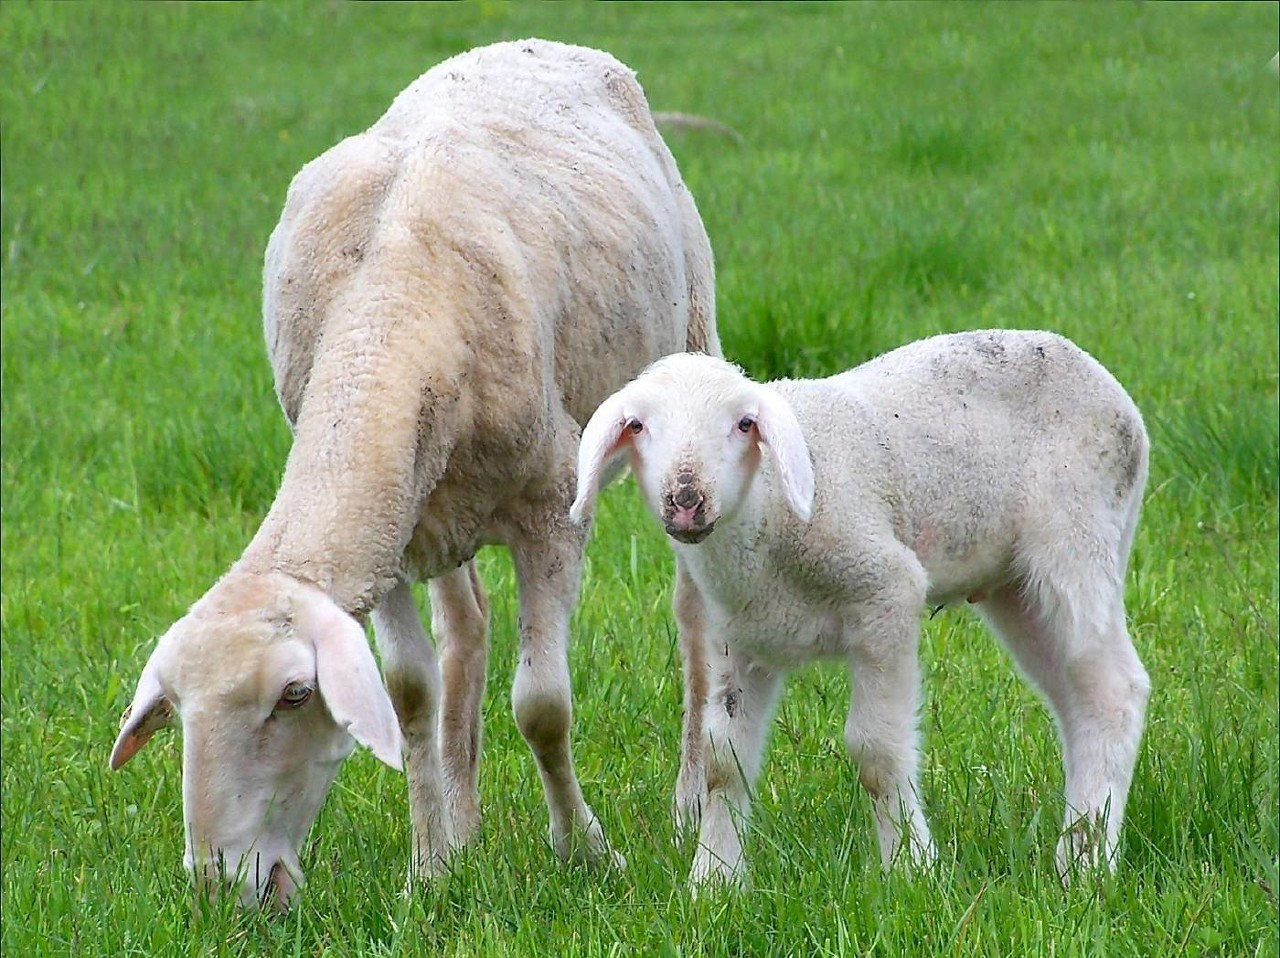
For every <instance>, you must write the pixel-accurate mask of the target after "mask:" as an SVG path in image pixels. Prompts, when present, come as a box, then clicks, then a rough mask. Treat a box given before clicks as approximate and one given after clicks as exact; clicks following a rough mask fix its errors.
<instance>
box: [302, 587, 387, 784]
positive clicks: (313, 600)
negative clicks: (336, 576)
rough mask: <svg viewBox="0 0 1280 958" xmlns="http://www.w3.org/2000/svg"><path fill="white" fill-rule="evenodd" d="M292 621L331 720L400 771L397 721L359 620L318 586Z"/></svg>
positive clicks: (307, 594)
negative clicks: (311, 655)
mask: <svg viewBox="0 0 1280 958" xmlns="http://www.w3.org/2000/svg"><path fill="white" fill-rule="evenodd" d="M301 605H302V608H301V610H300V614H299V616H298V617H297V620H296V623H297V627H298V631H299V633H300V634H301V635H302V636H303V637H304V638H307V639H310V641H311V643H312V645H313V646H315V650H316V682H317V684H318V685H319V687H320V697H321V698H323V699H324V704H325V707H326V708H328V710H329V714H330V715H332V716H333V720H334V721H335V722H337V723H338V724H339V725H341V726H342V727H343V728H345V729H346V730H347V734H348V735H350V736H351V737H352V738H353V739H355V740H356V741H357V742H359V743H360V744H361V745H364V746H365V747H367V748H368V749H369V750H370V751H371V752H373V754H374V755H375V756H377V758H378V759H380V760H381V761H383V762H385V763H386V764H388V765H390V766H391V767H392V768H394V769H396V770H399V769H400V768H401V767H402V764H401V759H400V723H399V722H398V721H397V720H396V712H395V709H394V708H392V706H391V697H390V696H389V695H387V689H386V686H384V685H383V684H382V677H381V676H380V675H379V674H378V664H377V663H376V662H375V661H374V660H373V652H371V651H370V650H369V641H368V639H366V638H365V637H364V629H362V628H360V623H359V622H357V621H356V620H355V619H353V618H352V617H351V616H349V615H347V613H345V612H343V611H342V609H340V608H338V606H337V605H336V604H335V603H334V602H333V600H331V599H330V598H329V597H328V596H326V595H324V594H323V593H321V592H319V591H318V590H308V591H307V593H306V595H305V597H304V598H303V599H302V602H301Z"/></svg>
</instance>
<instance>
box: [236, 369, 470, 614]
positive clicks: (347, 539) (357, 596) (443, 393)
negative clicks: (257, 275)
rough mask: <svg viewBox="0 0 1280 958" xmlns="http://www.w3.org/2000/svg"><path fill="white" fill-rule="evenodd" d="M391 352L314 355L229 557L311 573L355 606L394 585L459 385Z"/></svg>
mask: <svg viewBox="0 0 1280 958" xmlns="http://www.w3.org/2000/svg"><path fill="white" fill-rule="evenodd" d="M343 352H346V353H347V355H345V356H344V355H341V353H343ZM390 352H391V351H390V350H387V349H385V348H384V349H369V350H363V351H362V350H360V349H359V348H356V349H352V350H346V351H343V350H331V351H330V352H329V354H328V355H327V356H326V357H324V359H323V360H317V363H316V366H315V368H314V369H313V370H312V377H311V381H310V383H309V384H308V387H307V398H306V399H305V400H304V401H303V404H302V408H301V410H300V412H299V416H298V422H297V426H296V429H295V438H294V443H293V448H292V449H291V450H290V452H289V460H288V463H287V464H286V466H285V473H284V479H283V480H282V482H281V484H280V490H279V492H278V493H277V494H276V499H275V502H274V503H272V506H271V510H270V512H269V513H268V514H267V517H266V519H265V520H263V523H262V526H261V527H260V528H259V530H258V532H257V534H256V535H255V536H254V538H253V541H252V542H251V543H250V544H249V547H248V548H247V549H246V550H245V553H244V555H243V557H242V558H241V559H240V561H239V563H237V569H238V570H240V571H248V572H268V571H275V572H284V573H286V574H288V575H292V576H294V577H296V578H299V579H302V580H304V581H307V582H311V583H313V584H315V585H317V586H318V587H320V588H321V589H323V590H324V591H325V592H326V593H328V594H329V596H330V597H331V598H332V599H333V600H334V601H335V602H336V603H338V605H340V606H341V607H342V608H343V609H345V610H346V611H347V612H349V613H351V614H352V615H355V616H357V617H363V616H364V615H366V614H367V613H368V612H370V611H371V610H372V609H373V608H375V607H376V606H377V605H378V603H379V602H381V600H382V598H383V597H384V596H385V595H386V594H387V592H389V591H390V590H391V588H392V587H393V586H394V585H395V582H396V579H397V576H398V574H399V571H400V563H401V559H402V557H403V554H404V549H405V546H406V544H407V543H408V541H409V537H410V536H411V535H412V533H413V528H414V525H415V523H416V521H417V516H418V507H419V503H421V501H422V499H423V497H424V496H425V494H426V493H427V492H428V491H429V490H430V488H431V487H433V486H434V485H435V483H436V482H437V481H438V480H439V478H440V476H441V475H442V474H443V472H444V467H445V464H446V462H447V460H448V457H449V453H450V451H451V447H450V445H449V441H448V438H447V437H449V436H452V435H454V434H455V431H454V428H453V419H454V415H455V413H456V412H457V402H456V396H457V393H456V391H455V390H453V389H452V388H450V387H449V385H448V384H447V383H446V382H445V381H444V380H443V379H442V378H441V377H439V376H434V375H432V374H431V372H430V371H428V370H425V369H422V368H415V369H412V370H406V368H405V365H406V364H405V361H404V359H403V354H400V356H399V357H396V356H394V355H388V353H390ZM335 353H338V355H335ZM389 369H394V371H395V375H388V370H389ZM405 373H408V375H409V378H410V380H416V382H414V381H410V382H405V381H404V374H405Z"/></svg>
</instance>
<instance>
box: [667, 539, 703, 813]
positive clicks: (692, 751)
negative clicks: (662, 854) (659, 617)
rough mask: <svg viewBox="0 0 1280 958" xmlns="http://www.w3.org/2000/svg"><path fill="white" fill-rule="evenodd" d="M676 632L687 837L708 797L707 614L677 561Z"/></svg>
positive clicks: (679, 803) (680, 792) (678, 808)
mask: <svg viewBox="0 0 1280 958" xmlns="http://www.w3.org/2000/svg"><path fill="white" fill-rule="evenodd" d="M674 604H675V614H676V628H677V630H678V631H679V633H680V655H681V659H682V667H683V670H684V728H683V730H682V731H681V735H680V774H679V776H678V777H677V778H676V794H675V819H676V829H677V830H678V831H679V832H680V833H681V834H688V833H690V832H692V831H693V830H694V829H696V828H697V827H698V823H699V821H700V820H701V818H702V806H703V803H704V802H705V801H706V797H707V774H706V761H705V757H704V755H703V752H702V739H703V713H704V711H705V707H706V701H707V684H708V675H707V649H706V635H705V629H706V610H705V609H704V607H703V603H702V596H701V595H700V594H699V592H698V588H697V586H696V585H694V583H693V579H692V578H690V577H689V573H688V571H687V570H686V569H685V568H684V566H683V564H682V563H681V562H680V559H679V557H678V556H677V557H676V594H675V603H674Z"/></svg>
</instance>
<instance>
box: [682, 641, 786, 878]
mask: <svg viewBox="0 0 1280 958" xmlns="http://www.w3.org/2000/svg"><path fill="white" fill-rule="evenodd" d="M713 641H718V640H713ZM726 651H727V652H728V656H727V657H726V658H724V660H723V661H724V663H725V667H724V668H721V669H717V670H716V675H715V681H714V686H713V689H712V692H711V696H710V698H709V699H708V700H707V709H706V715H705V717H704V728H705V733H704V739H703V744H702V749H703V756H704V759H705V762H706V775H707V801H706V805H705V806H704V807H703V810H702V828H701V830H700V831H699V833H698V850H697V851H696V852H695V853H694V856H693V868H692V870H691V871H690V874H689V882H690V884H691V885H693V886H694V887H695V888H697V887H698V886H702V885H706V884H709V883H715V882H724V883H726V884H729V883H734V882H740V881H741V880H742V877H743V875H744V873H745V871H746V862H745V859H744V857H743V852H742V832H743V830H744V829H745V828H746V825H747V819H748V816H749V815H750V811H751V791H752V789H753V788H754V787H755V782H756V778H757V776H758V775H759V773H760V766H761V762H762V759H763V756H764V746H765V741H766V739H767V738H768V734H769V723H770V721H771V720H772V718H773V710H774V707H775V706H776V705H777V701H778V692H779V690H780V689H781V687H782V678H783V675H782V673H781V672H777V671H774V670H770V669H766V668H764V667H762V666H760V665H758V664H756V663H754V662H752V661H750V660H749V659H746V658H745V657H743V656H741V655H740V654H739V653H738V652H737V651H736V650H728V649H726Z"/></svg>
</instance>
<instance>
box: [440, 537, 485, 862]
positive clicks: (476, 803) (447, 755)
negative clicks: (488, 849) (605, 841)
mask: <svg viewBox="0 0 1280 958" xmlns="http://www.w3.org/2000/svg"><path fill="white" fill-rule="evenodd" d="M430 591H431V629H432V631H433V632H434V633H435V635H436V639H437V641H438V642H439V643H440V670H441V678H442V679H443V693H444V695H443V700H442V706H441V711H440V752H441V759H442V762H443V766H444V790H445V798H446V800H447V801H448V803H449V809H450V812H451V814H452V816H453V830H454V840H455V841H456V843H457V844H459V845H462V844H465V843H466V842H467V841H468V840H469V839H470V838H471V836H472V835H474V834H475V830H476V828H477V827H478V826H479V824H480V799H479V793H478V791H477V788H476V776H477V772H478V770H479V765H480V743H481V717H480V706H481V704H482V702H483V700H484V683H485V666H486V664H487V658H488V642H489V604H488V601H487V600H486V599H485V594H484V587H483V586H482V585H481V583H480V577H479V575H478V574H477V573H476V564H475V560H472V561H471V562H467V563H465V564H463V565H461V566H459V567H458V568H457V569H455V570H454V571H453V572H450V573H448V574H447V575H443V576H441V577H440V578H438V579H432V580H431V583H430Z"/></svg>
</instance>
